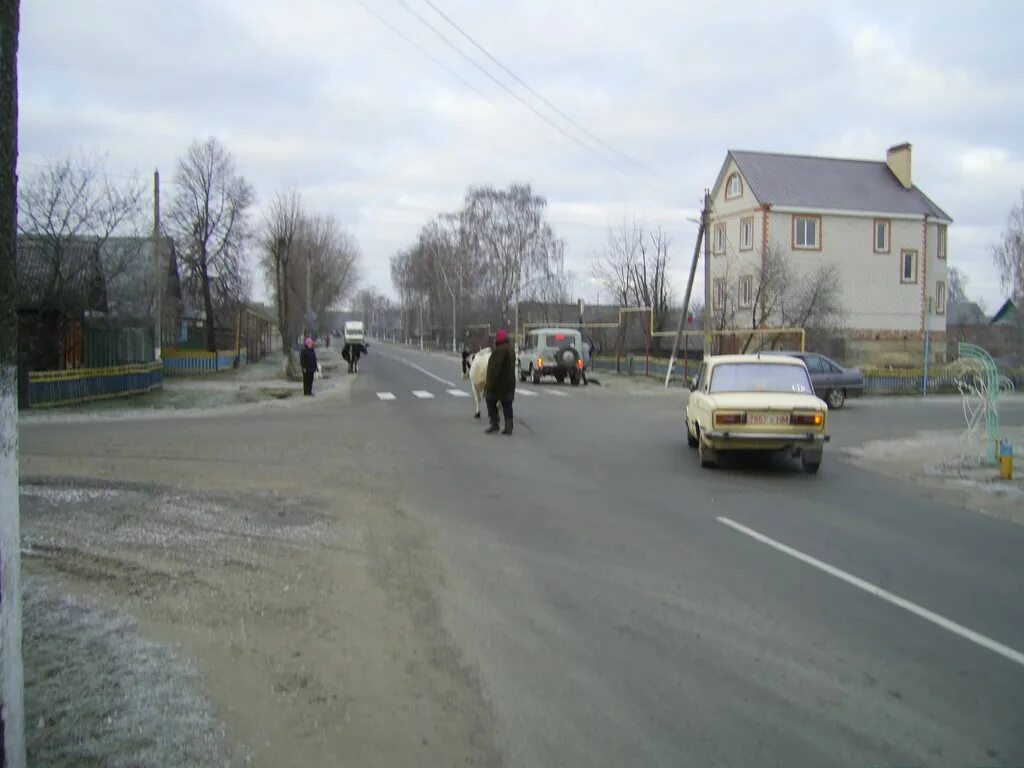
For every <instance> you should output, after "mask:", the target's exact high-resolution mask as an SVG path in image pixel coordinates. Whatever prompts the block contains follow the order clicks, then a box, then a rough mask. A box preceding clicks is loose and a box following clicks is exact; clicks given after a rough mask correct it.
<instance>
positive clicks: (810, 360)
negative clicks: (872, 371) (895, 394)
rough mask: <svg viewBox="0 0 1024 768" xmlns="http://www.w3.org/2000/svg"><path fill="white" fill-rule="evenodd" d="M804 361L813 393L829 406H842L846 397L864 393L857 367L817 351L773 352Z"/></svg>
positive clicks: (862, 374)
mask: <svg viewBox="0 0 1024 768" xmlns="http://www.w3.org/2000/svg"><path fill="white" fill-rule="evenodd" d="M772 354H776V355H786V356H787V357H795V358H798V359H800V360H803V361H804V364H805V365H806V366H807V372H808V373H810V374H811V384H812V385H814V394H816V395H817V396H818V397H820V398H821V399H822V400H824V401H825V402H826V403H828V407H829V408H842V407H843V403H845V402H846V398H848V397H860V396H861V395H863V394H864V372H863V371H861V370H859V369H857V368H846V367H844V366H842V365H840V364H839V363H837V362H836V361H835V360H832V359H831V358H828V357H825V356H824V355H819V354H818V353H817V352H773V353H772Z"/></svg>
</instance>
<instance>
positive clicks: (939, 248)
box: [935, 224, 948, 259]
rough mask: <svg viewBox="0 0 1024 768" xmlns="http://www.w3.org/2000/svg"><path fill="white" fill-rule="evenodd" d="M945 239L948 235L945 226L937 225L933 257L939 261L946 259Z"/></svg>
mask: <svg viewBox="0 0 1024 768" xmlns="http://www.w3.org/2000/svg"><path fill="white" fill-rule="evenodd" d="M947 239H948V234H947V232H946V225H945V224H939V225H938V229H937V234H936V246H935V255H936V256H938V257H939V258H940V259H945V258H946V246H947V242H946V240H947Z"/></svg>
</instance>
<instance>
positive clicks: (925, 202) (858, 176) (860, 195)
mask: <svg viewBox="0 0 1024 768" xmlns="http://www.w3.org/2000/svg"><path fill="white" fill-rule="evenodd" d="M729 155H730V156H732V158H733V159H734V160H735V161H736V165H737V166H739V169H740V173H742V174H743V178H744V179H745V180H746V182H747V185H748V187H749V188H750V191H751V192H752V193H753V194H754V197H756V198H757V201H758V202H759V203H762V204H768V205H781V206H792V207H794V208H812V209H818V210H843V211H877V212H879V213H894V214H916V215H924V214H927V215H929V216H933V217H935V218H940V219H947V220H952V219H951V217H950V216H949V215H948V214H947V213H946V212H945V211H943V210H942V209H941V208H939V206H937V205H936V204H935V203H933V202H932V201H931V200H930V199H928V196H927V195H925V194H924V193H923V192H922V191H921V190H920V189H918V188H917V187H916V186H915V187H912V188H911V189H904V187H903V185H902V184H900V183H899V181H897V180H896V177H895V176H893V175H892V172H891V171H890V170H889V167H888V166H887V165H886V164H885V163H884V162H875V161H872V160H844V159H841V158H834V157H810V156H807V155H783V154H776V153H772V152H747V151H742V150H729ZM727 164H728V159H727V160H726V165H727Z"/></svg>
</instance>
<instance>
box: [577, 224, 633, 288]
mask: <svg viewBox="0 0 1024 768" xmlns="http://www.w3.org/2000/svg"><path fill="white" fill-rule="evenodd" d="M642 239H643V232H642V230H641V229H640V227H639V226H638V225H637V223H636V222H635V221H634V222H632V223H631V224H625V223H624V224H622V225H620V226H618V227H611V226H609V227H608V235H607V240H606V242H605V245H604V248H603V249H602V250H601V251H599V252H598V253H596V254H595V255H594V256H593V258H592V259H591V262H590V273H591V274H592V275H593V276H594V278H595V279H596V280H597V281H598V282H599V283H600V284H601V287H602V288H604V290H606V291H607V292H608V293H609V294H611V297H612V301H613V302H616V303H617V304H618V305H619V306H621V307H626V306H629V304H630V300H631V299H632V297H633V295H634V294H633V289H632V283H633V265H634V263H635V262H636V258H637V252H638V251H639V250H640V241H641V240H642Z"/></svg>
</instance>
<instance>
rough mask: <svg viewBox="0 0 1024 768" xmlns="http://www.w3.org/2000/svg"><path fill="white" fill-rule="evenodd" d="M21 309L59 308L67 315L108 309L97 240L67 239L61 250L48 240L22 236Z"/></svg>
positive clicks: (19, 265) (18, 269)
mask: <svg viewBox="0 0 1024 768" xmlns="http://www.w3.org/2000/svg"><path fill="white" fill-rule="evenodd" d="M15 267H16V272H17V282H18V291H17V300H16V301H17V306H18V309H19V310H40V309H42V310H57V311H61V312H64V313H65V314H68V315H72V316H73V315H76V314H78V313H80V312H88V311H92V312H106V311H107V292H106V283H105V280H104V277H103V265H102V263H101V261H100V254H99V248H98V247H97V244H96V243H95V242H89V241H65V242H64V243H62V245H61V248H60V250H59V255H58V250H57V249H55V247H54V245H53V244H52V243H50V242H48V241H47V240H45V239H40V238H33V237H19V238H18V248H17V261H16V262H15Z"/></svg>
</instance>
